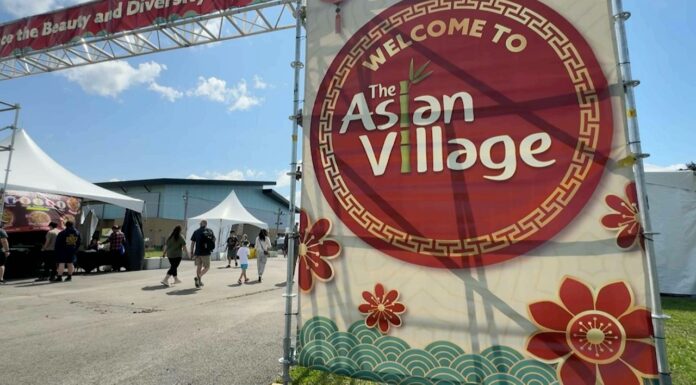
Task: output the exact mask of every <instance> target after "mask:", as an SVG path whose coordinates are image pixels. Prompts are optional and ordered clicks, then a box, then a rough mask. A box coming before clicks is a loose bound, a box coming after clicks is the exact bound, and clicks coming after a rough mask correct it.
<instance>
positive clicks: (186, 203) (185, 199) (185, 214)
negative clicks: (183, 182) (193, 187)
mask: <svg viewBox="0 0 696 385" xmlns="http://www.w3.org/2000/svg"><path fill="white" fill-rule="evenodd" d="M183 198H184V238H186V237H187V236H188V235H187V234H188V204H189V191H188V190H186V192H185V193H184V197H183Z"/></svg>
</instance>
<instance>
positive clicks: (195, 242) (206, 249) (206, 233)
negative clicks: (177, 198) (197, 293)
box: [191, 220, 215, 287]
mask: <svg viewBox="0 0 696 385" xmlns="http://www.w3.org/2000/svg"><path fill="white" fill-rule="evenodd" d="M213 250H215V234H213V231H212V230H210V229H209V228H208V221H206V220H202V221H201V225H200V227H199V228H198V229H197V230H196V231H194V232H193V235H192V236H191V255H193V259H194V261H195V263H196V277H195V278H194V279H193V281H194V283H195V284H196V287H203V286H204V285H203V276H204V275H205V273H207V272H208V270H210V254H211V253H212V252H213Z"/></svg>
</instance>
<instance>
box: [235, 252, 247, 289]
mask: <svg viewBox="0 0 696 385" xmlns="http://www.w3.org/2000/svg"><path fill="white" fill-rule="evenodd" d="M237 257H239V264H240V265H241V268H242V274H240V275H239V280H237V283H239V284H240V285H241V284H242V278H244V283H247V282H249V278H247V275H246V271H247V269H248V268H249V241H244V242H242V247H240V248H238V249H237Z"/></svg>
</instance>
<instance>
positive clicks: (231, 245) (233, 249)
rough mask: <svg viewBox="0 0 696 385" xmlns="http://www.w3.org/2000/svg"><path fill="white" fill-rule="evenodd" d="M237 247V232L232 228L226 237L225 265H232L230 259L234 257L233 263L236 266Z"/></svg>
mask: <svg viewBox="0 0 696 385" xmlns="http://www.w3.org/2000/svg"><path fill="white" fill-rule="evenodd" d="M238 248H239V239H237V233H235V232H234V230H231V231H230V236H229V237H228V238H227V267H228V268H230V267H232V266H231V264H232V260H233V259H234V265H235V266H237V260H238V259H239V257H238V256H237V249H238Z"/></svg>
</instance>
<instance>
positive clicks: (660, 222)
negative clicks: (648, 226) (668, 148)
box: [645, 171, 696, 295]
mask: <svg viewBox="0 0 696 385" xmlns="http://www.w3.org/2000/svg"><path fill="white" fill-rule="evenodd" d="M645 179H646V188H647V193H648V199H649V202H650V219H651V222H652V227H653V231H654V232H657V233H659V234H656V235H654V236H653V239H654V240H655V259H656V261H657V272H658V276H659V283H660V292H661V293H668V294H681V295H696V175H694V172H693V171H669V172H647V173H645Z"/></svg>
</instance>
